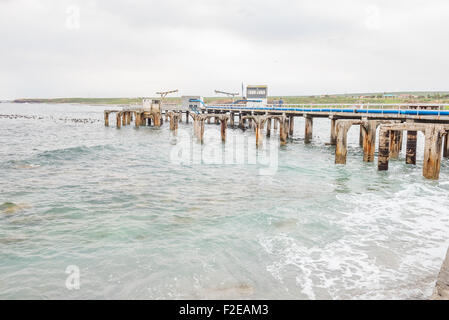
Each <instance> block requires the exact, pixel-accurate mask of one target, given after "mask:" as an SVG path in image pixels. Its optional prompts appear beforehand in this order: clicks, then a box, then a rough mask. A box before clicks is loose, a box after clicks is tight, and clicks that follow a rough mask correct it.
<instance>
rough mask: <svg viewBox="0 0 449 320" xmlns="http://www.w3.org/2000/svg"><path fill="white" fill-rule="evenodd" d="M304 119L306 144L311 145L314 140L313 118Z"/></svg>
mask: <svg viewBox="0 0 449 320" xmlns="http://www.w3.org/2000/svg"><path fill="white" fill-rule="evenodd" d="M304 119H305V121H306V128H305V134H304V142H305V143H310V142H311V140H312V133H313V118H312V117H310V116H306V117H304Z"/></svg>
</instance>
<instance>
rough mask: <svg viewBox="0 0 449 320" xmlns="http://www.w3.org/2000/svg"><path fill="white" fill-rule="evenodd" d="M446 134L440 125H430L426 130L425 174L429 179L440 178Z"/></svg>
mask: <svg viewBox="0 0 449 320" xmlns="http://www.w3.org/2000/svg"><path fill="white" fill-rule="evenodd" d="M444 134H445V131H444V129H442V127H441V126H438V125H431V126H428V127H427V128H426V130H425V135H426V142H425V145H424V162H423V176H424V177H426V178H427V179H433V180H437V179H438V178H439V175H440V166H441V151H442V142H443V136H444Z"/></svg>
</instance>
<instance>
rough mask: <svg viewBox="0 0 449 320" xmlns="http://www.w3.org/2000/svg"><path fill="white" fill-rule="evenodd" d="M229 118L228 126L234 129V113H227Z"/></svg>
mask: <svg viewBox="0 0 449 320" xmlns="http://www.w3.org/2000/svg"><path fill="white" fill-rule="evenodd" d="M229 116H230V118H229V120H230V121H229V122H230V123H229V124H230V125H231V128H234V120H235V119H234V118H235V114H234V112H232V111H231V112H230V113H229Z"/></svg>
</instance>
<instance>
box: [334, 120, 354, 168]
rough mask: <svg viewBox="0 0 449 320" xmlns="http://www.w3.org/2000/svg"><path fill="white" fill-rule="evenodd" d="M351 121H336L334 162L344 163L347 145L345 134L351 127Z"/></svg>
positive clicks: (346, 134)
mask: <svg viewBox="0 0 449 320" xmlns="http://www.w3.org/2000/svg"><path fill="white" fill-rule="evenodd" d="M351 126H352V122H350V121H345V120H340V121H337V124H336V131H337V144H336V148H335V163H336V164H346V155H347V153H348V147H347V144H348V143H347V136H348V130H349V128H351Z"/></svg>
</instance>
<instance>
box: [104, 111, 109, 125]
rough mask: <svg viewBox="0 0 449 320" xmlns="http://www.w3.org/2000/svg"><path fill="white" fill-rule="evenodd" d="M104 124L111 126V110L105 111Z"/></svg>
mask: <svg viewBox="0 0 449 320" xmlns="http://www.w3.org/2000/svg"><path fill="white" fill-rule="evenodd" d="M104 125H105V126H106V127H109V112H107V111H105V112H104Z"/></svg>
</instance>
